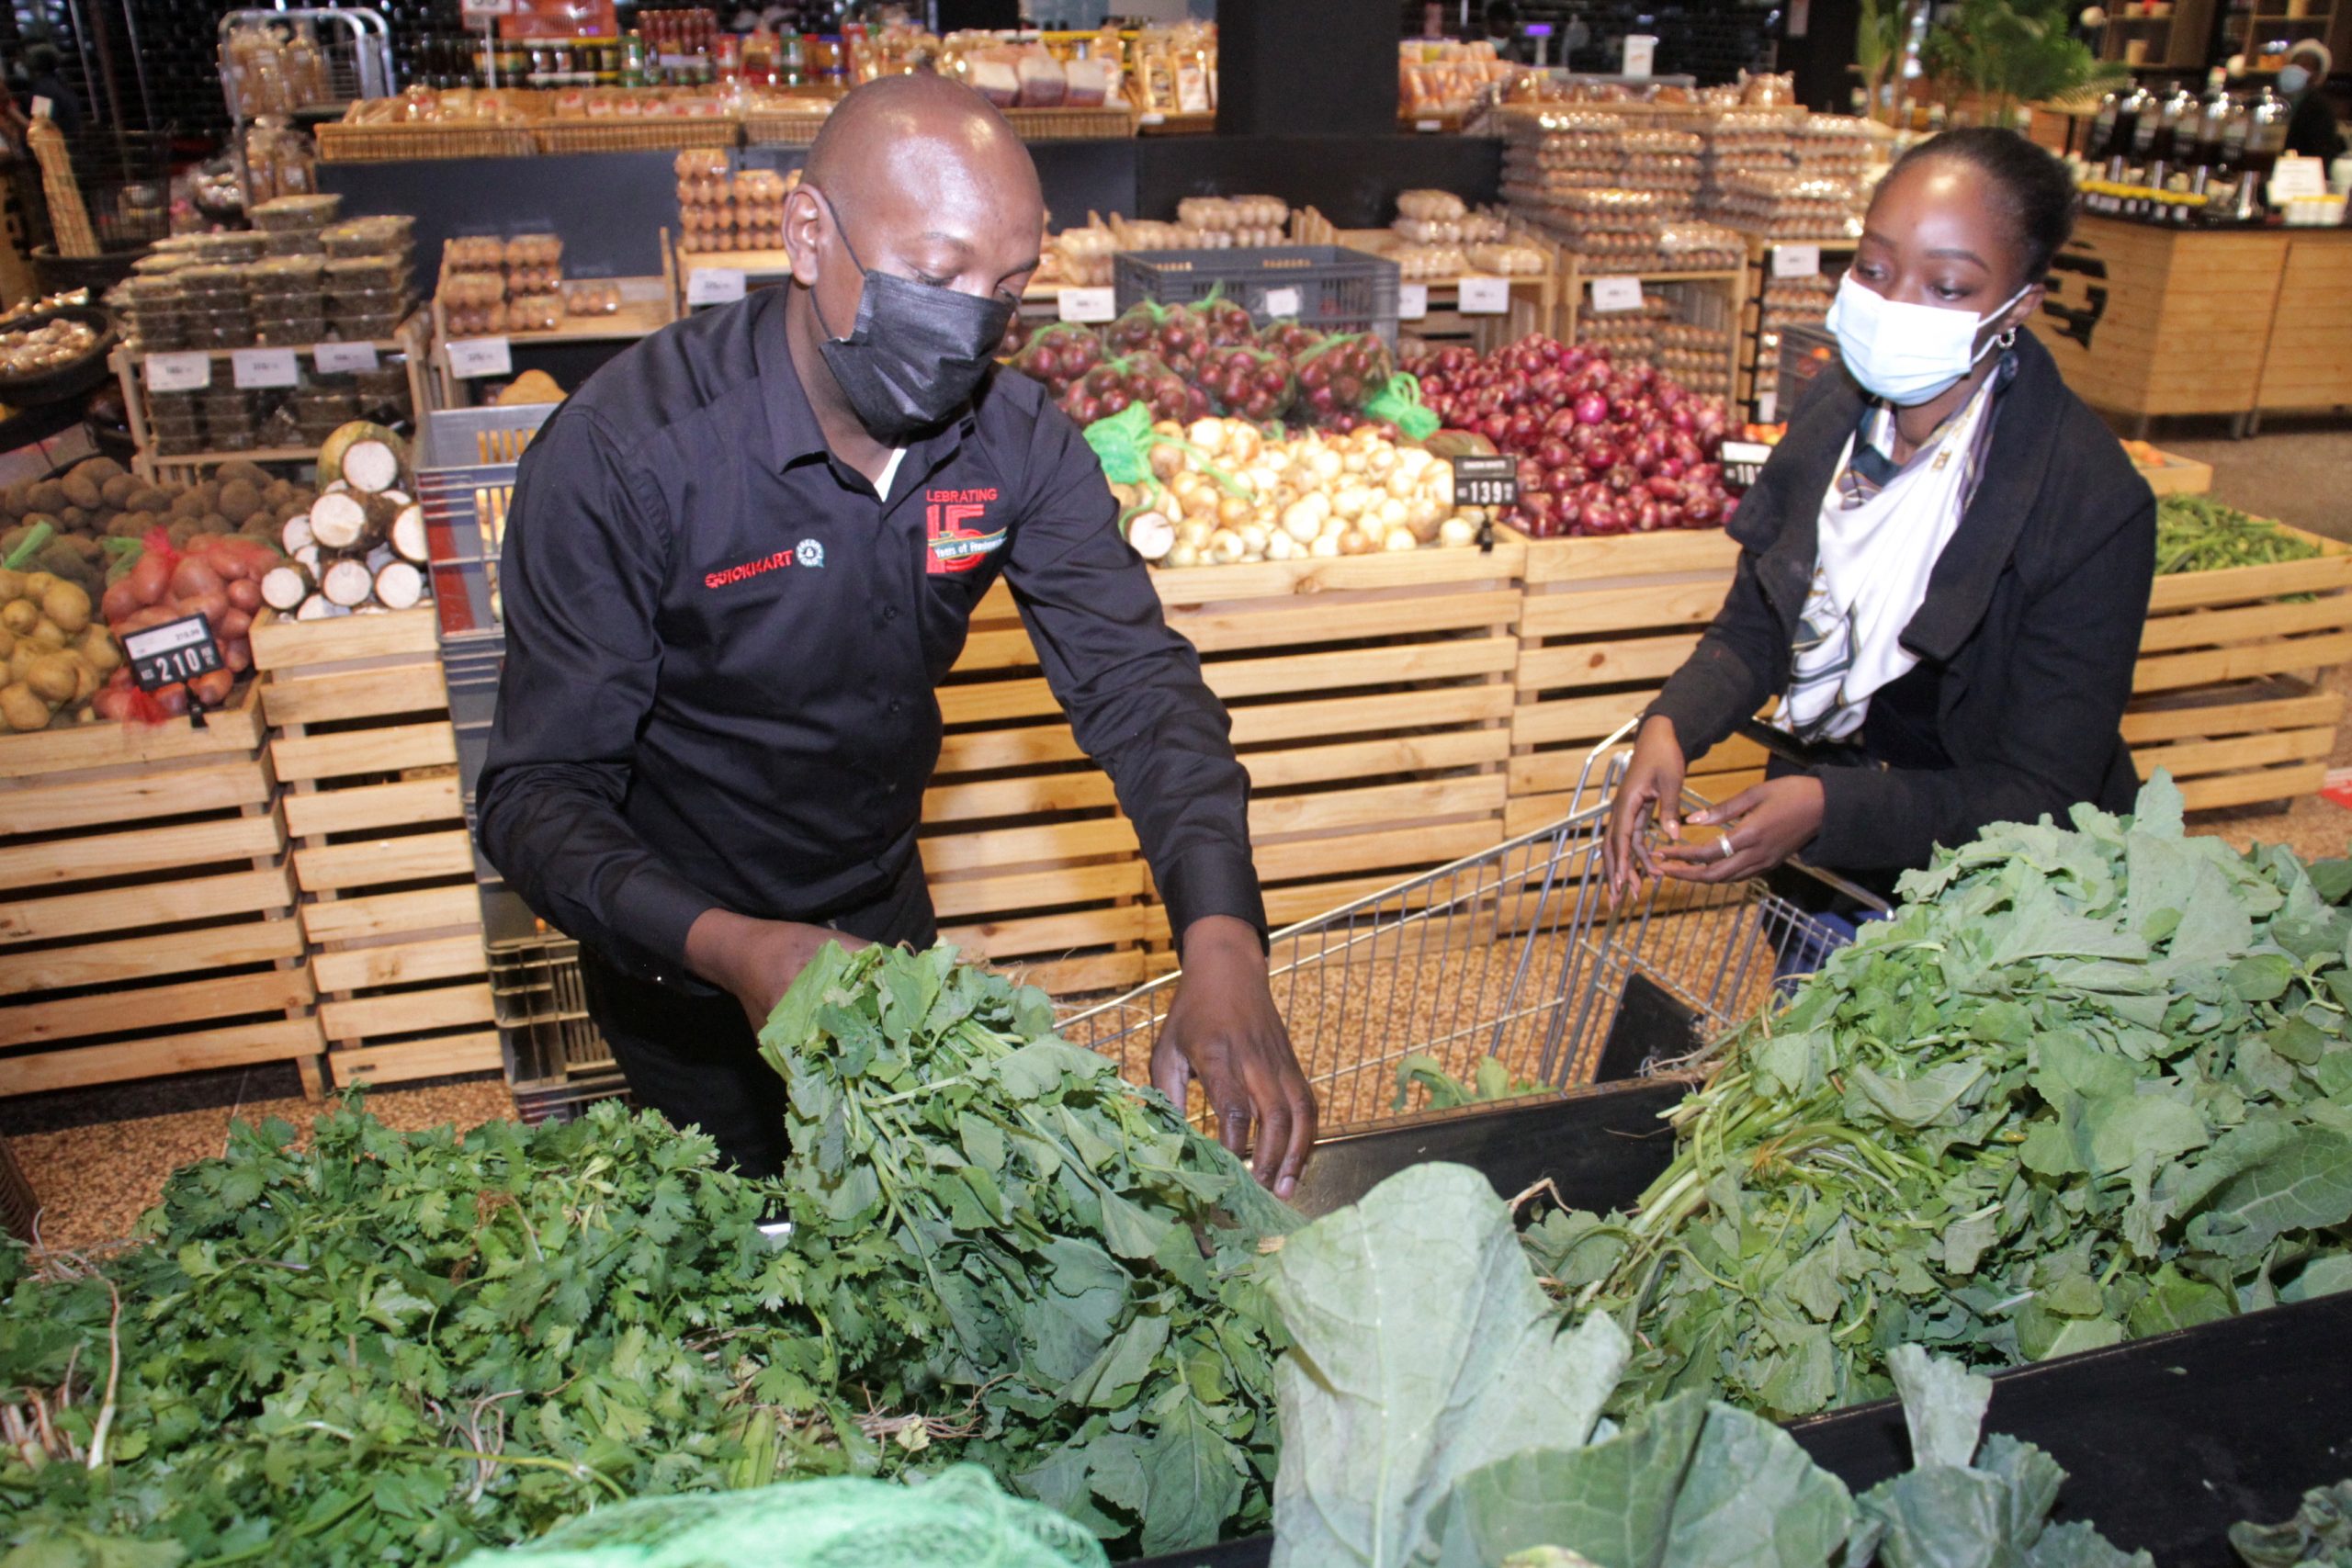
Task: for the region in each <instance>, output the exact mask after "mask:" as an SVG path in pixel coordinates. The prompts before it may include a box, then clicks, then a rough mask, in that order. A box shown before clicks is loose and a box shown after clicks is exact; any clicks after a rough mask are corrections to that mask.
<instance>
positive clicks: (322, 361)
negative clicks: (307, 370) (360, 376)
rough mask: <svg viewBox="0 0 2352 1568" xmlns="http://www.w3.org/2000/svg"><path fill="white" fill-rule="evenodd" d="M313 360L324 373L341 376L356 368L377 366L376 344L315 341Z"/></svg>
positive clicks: (369, 368)
mask: <svg viewBox="0 0 2352 1568" xmlns="http://www.w3.org/2000/svg"><path fill="white" fill-rule="evenodd" d="M311 363H312V364H314V365H316V366H317V367H319V370H320V372H321V373H322V374H323V375H328V376H340V375H345V374H348V373H349V372H351V371H354V370H373V369H375V368H376V365H377V359H376V345H375V344H372V343H314V344H311Z"/></svg>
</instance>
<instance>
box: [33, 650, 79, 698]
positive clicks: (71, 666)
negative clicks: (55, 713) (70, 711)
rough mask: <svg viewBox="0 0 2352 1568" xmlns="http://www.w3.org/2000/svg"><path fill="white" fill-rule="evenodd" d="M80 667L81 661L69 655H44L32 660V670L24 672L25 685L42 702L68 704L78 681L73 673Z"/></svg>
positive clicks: (77, 677)
mask: <svg viewBox="0 0 2352 1568" xmlns="http://www.w3.org/2000/svg"><path fill="white" fill-rule="evenodd" d="M80 666H81V660H77V659H75V658H74V656H73V655H72V654H70V653H50V654H44V655H42V656H41V657H40V658H39V659H36V660H33V663H32V668H31V669H29V670H28V671H25V684H26V685H28V686H30V687H31V688H32V689H33V694H34V695H35V696H38V697H40V699H41V700H42V701H44V702H48V703H62V702H70V701H72V700H73V696H74V686H75V685H76V684H77V683H78V682H79V680H80V677H79V676H77V675H76V674H75V673H74V671H75V670H77V669H78V668H80Z"/></svg>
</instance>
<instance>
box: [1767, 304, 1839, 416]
mask: <svg viewBox="0 0 2352 1568" xmlns="http://www.w3.org/2000/svg"><path fill="white" fill-rule="evenodd" d="M1837 363H1838V335H1837V334H1836V333H1833V332H1831V331H1830V330H1829V329H1828V328H1827V327H1782V328H1781V363H1780V371H1779V377H1778V380H1777V389H1778V397H1777V399H1776V401H1777V404H1778V406H1777V407H1776V408H1775V409H1774V410H1773V413H1772V417H1773V419H1774V420H1776V421H1779V420H1785V419H1787V418H1788V417H1789V416H1790V415H1792V414H1793V413H1795V412H1796V408H1797V402H1798V400H1800V399H1802V398H1803V397H1804V389H1805V388H1806V387H1808V386H1809V385H1811V384H1812V382H1813V379H1814V378H1815V377H1817V376H1819V375H1820V374H1821V373H1822V372H1823V371H1825V370H1828V369H1830V368H1832V367H1835V366H1836V365H1837Z"/></svg>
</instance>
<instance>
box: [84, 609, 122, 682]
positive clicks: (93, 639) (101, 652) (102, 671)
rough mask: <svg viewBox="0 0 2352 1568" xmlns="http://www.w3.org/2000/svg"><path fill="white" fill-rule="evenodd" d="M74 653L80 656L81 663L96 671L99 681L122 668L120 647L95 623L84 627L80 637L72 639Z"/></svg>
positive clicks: (102, 627) (104, 628)
mask: <svg viewBox="0 0 2352 1568" xmlns="http://www.w3.org/2000/svg"><path fill="white" fill-rule="evenodd" d="M74 652H76V653H78V654H80V655H81V656H82V662H83V663H85V664H87V665H88V666H89V667H90V668H91V669H92V670H94V671H96V672H97V673H98V676H99V678H100V679H104V678H105V677H107V676H108V675H111V674H113V673H114V672H115V671H118V670H119V669H121V668H122V645H121V644H119V643H118V642H116V641H115V640H114V637H113V636H112V635H111V634H110V633H108V632H107V629H106V627H104V626H98V625H97V624H96V623H95V622H94V623H92V624H91V625H90V626H85V627H84V628H83V631H82V635H81V636H80V637H75V638H74Z"/></svg>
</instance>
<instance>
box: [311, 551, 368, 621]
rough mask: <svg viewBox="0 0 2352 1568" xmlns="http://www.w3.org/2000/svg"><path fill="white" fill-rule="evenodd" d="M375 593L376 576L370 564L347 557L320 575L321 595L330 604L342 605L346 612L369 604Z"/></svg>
mask: <svg viewBox="0 0 2352 1568" xmlns="http://www.w3.org/2000/svg"><path fill="white" fill-rule="evenodd" d="M375 591H376V574H375V573H374V572H372V571H369V570H368V563H367V562H366V561H358V560H353V559H351V558H349V557H347V556H346V557H345V558H343V559H342V560H339V561H336V562H335V563H334V565H332V566H330V567H328V568H327V569H326V570H325V571H323V572H322V573H320V574H319V592H320V594H321V595H322V597H324V598H325V600H326V602H327V603H328V604H340V605H342V606H343V607H344V608H345V609H346V610H352V609H356V608H358V607H359V606H360V605H362V604H366V603H368V596H369V595H370V594H372V593H373V592H375Z"/></svg>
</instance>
